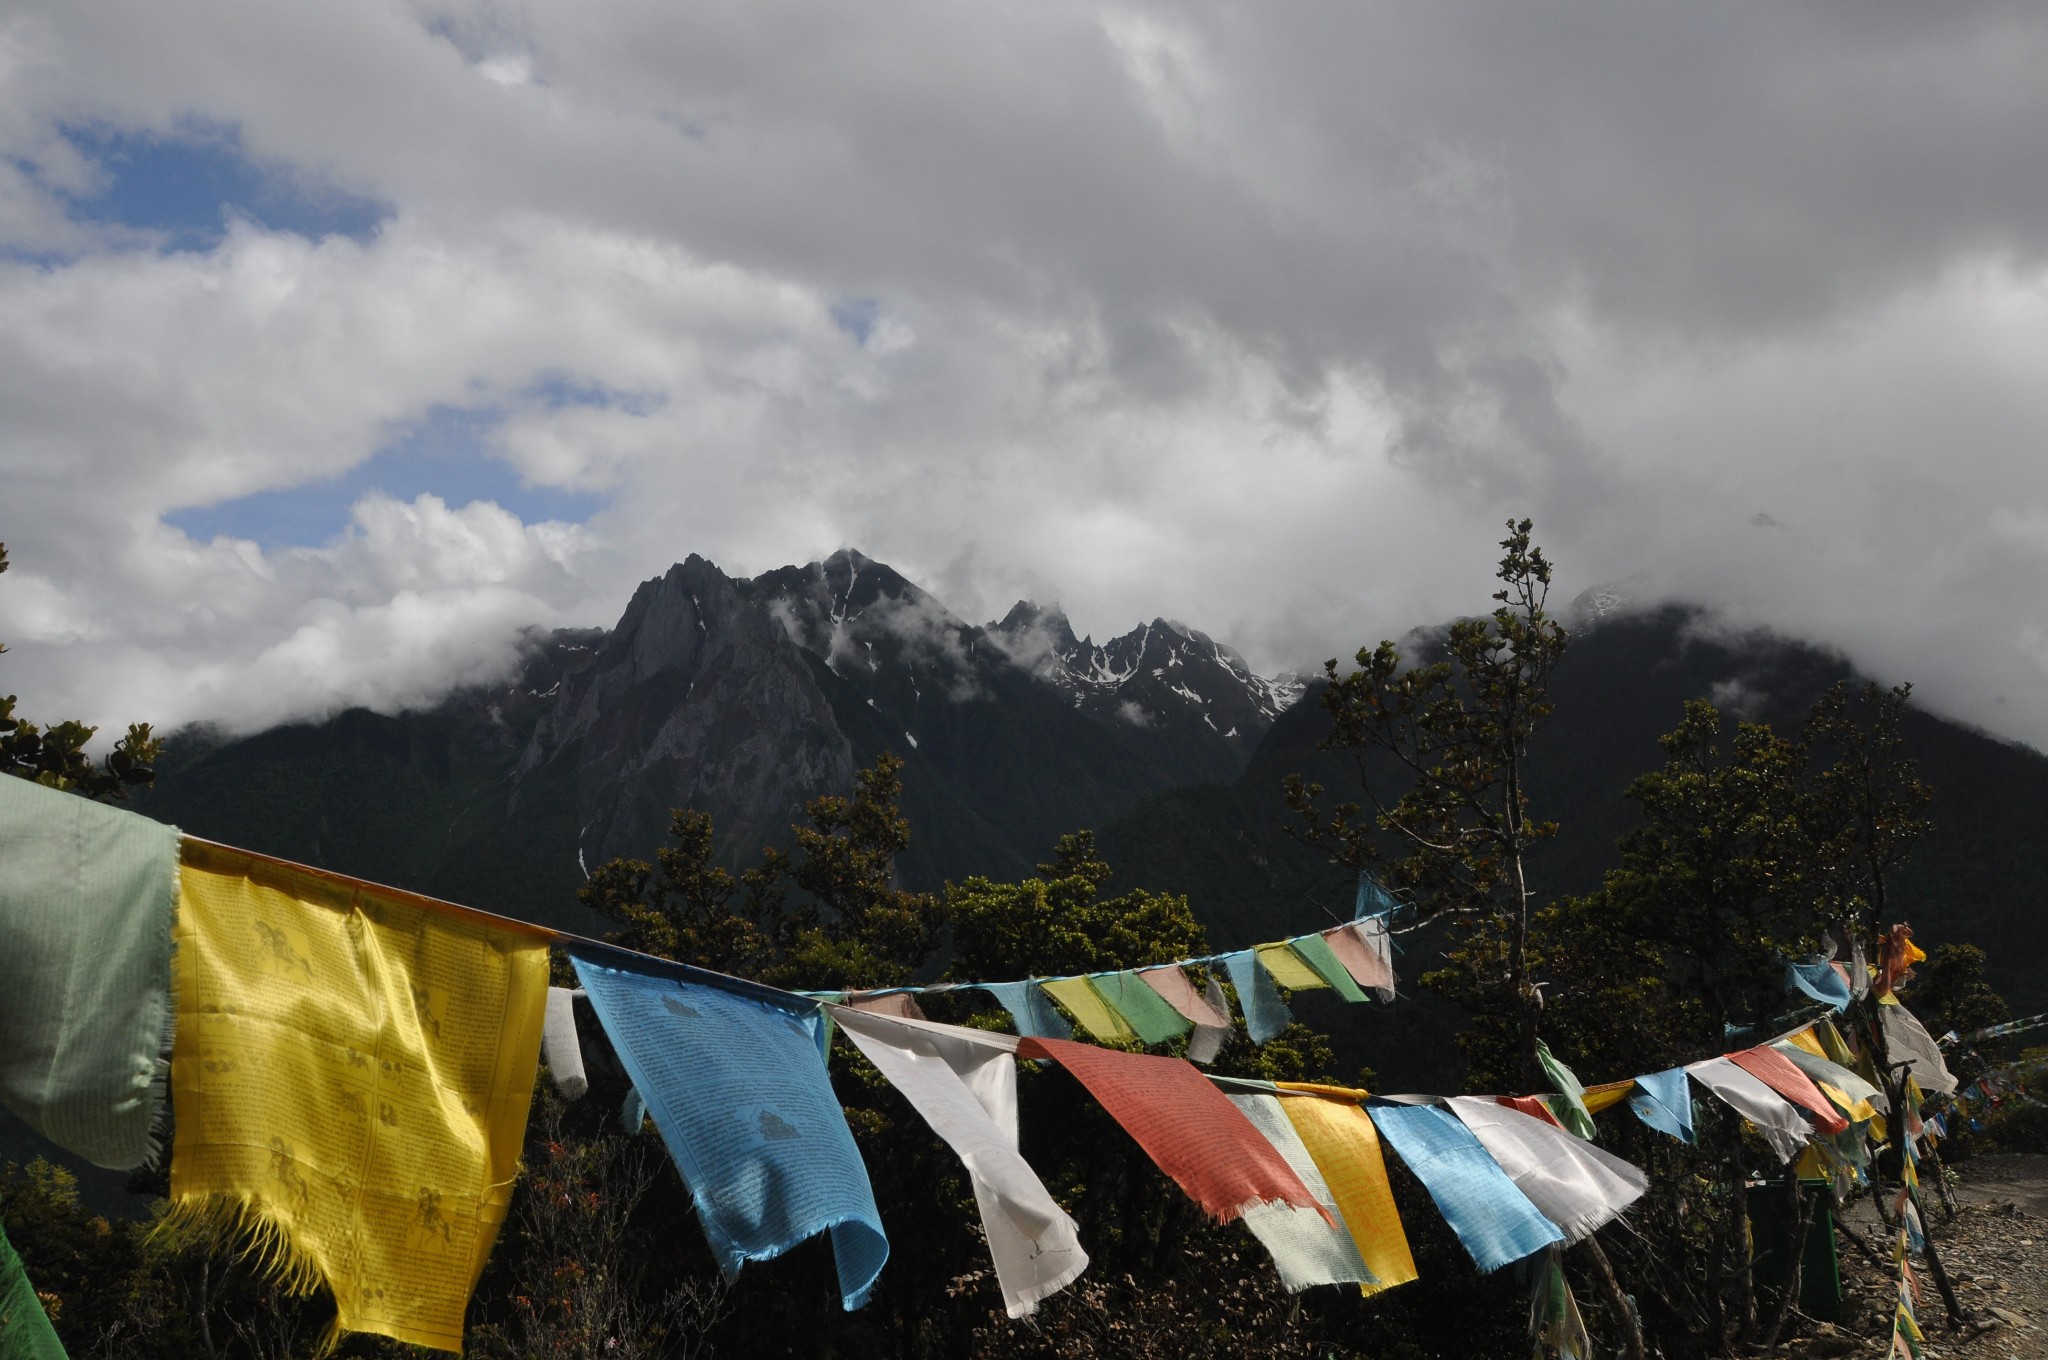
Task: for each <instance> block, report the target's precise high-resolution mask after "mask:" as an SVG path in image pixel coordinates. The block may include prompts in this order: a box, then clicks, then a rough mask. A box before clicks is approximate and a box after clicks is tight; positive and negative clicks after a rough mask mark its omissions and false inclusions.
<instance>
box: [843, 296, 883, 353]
mask: <svg viewBox="0 0 2048 1360" xmlns="http://www.w3.org/2000/svg"><path fill="white" fill-rule="evenodd" d="M881 316H882V304H881V303H880V302H879V301H877V300H876V299H874V298H871V297H857V298H841V299H840V300H839V301H837V302H835V303H833V304H832V322H833V324H834V325H836V326H838V327H839V329H840V330H842V331H845V332H846V333H847V334H848V335H850V336H852V337H853V342H854V343H855V344H857V345H865V344H866V343H867V342H868V337H869V336H870V335H873V334H874V333H875V322H877V321H879V320H880V319H881Z"/></svg>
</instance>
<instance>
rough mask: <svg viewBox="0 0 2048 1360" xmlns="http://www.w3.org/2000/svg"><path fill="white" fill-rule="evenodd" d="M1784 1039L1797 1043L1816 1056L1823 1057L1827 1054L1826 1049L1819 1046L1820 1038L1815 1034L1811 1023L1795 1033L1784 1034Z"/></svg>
mask: <svg viewBox="0 0 2048 1360" xmlns="http://www.w3.org/2000/svg"><path fill="white" fill-rule="evenodd" d="M1785 1039H1786V1042H1788V1043H1792V1044H1797V1045H1798V1046H1799V1047H1801V1048H1803V1049H1805V1050H1806V1051H1807V1052H1808V1053H1811V1054H1812V1055H1813V1056H1814V1057H1816V1058H1825V1057H1827V1056H1828V1053H1827V1050H1826V1049H1824V1048H1822V1047H1821V1046H1820V1039H1819V1038H1818V1037H1816V1036H1815V1034H1814V1032H1813V1026H1812V1025H1808V1026H1807V1027H1806V1028H1805V1029H1803V1030H1800V1031H1799V1032H1798V1033H1797V1034H1788V1035H1786V1036H1785Z"/></svg>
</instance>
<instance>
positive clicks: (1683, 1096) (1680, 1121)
mask: <svg viewBox="0 0 2048 1360" xmlns="http://www.w3.org/2000/svg"><path fill="white" fill-rule="evenodd" d="M1628 1107H1629V1108H1630V1109H1631V1110H1634V1111H1635V1114H1636V1118H1638V1119H1640V1120H1642V1121H1643V1122H1644V1123H1645V1124H1648V1125H1649V1126H1650V1127H1651V1128H1653V1129H1655V1130H1657V1131H1658V1132H1659V1133H1668V1134H1670V1135H1671V1136H1672V1137H1673V1138H1676V1139H1678V1140H1679V1141H1680V1142H1684V1143H1690V1142H1691V1141H1692V1087H1691V1084H1690V1083H1688V1082H1687V1080H1686V1076H1685V1069H1684V1068H1683V1067H1674V1068H1672V1069H1671V1070H1670V1071H1668V1072H1652V1073H1650V1074H1648V1075H1647V1076H1641V1077H1637V1078H1636V1089H1635V1090H1634V1091H1633V1092H1632V1093H1631V1094H1630V1095H1629V1098H1628Z"/></svg>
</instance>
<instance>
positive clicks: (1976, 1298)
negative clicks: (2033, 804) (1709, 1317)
mask: <svg viewBox="0 0 2048 1360" xmlns="http://www.w3.org/2000/svg"><path fill="white" fill-rule="evenodd" d="M1951 1186H1952V1189H1951V1194H1952V1198H1953V1199H1954V1202H1955V1210H1956V1212H1955V1216H1954V1217H1953V1218H1950V1217H1949V1216H1948V1214H1947V1211H1946V1209H1944V1208H1942V1207H1940V1205H1939V1203H1938V1201H1937V1200H1936V1199H1935V1197H1934V1196H1933V1194H1932V1190H1933V1187H1932V1185H1931V1184H1930V1185H1929V1186H1928V1187H1927V1190H1928V1199H1927V1210H1928V1214H1929V1216H1930V1217H1931V1218H1932V1219H1933V1220H1934V1223H1933V1227H1934V1231H1933V1238H1934V1246H1935V1250H1936V1251H1938V1252H1939V1253H1940V1255H1941V1259H1942V1263H1943V1264H1944V1265H1945V1266H1946V1267H1947V1269H1948V1275H1949V1279H1950V1281H1951V1282H1952V1283H1953V1284H1954V1286H1955V1291H1956V1299H1957V1302H1958V1303H1960V1304H1961V1305H1962V1307H1963V1309H1964V1310H1965V1312H1966V1314H1967V1319H1966V1321H1965V1322H1964V1324H1963V1325H1962V1327H1961V1328H1959V1329H1951V1328H1950V1327H1949V1325H1948V1310H1947V1308H1946V1307H1945V1306H1944V1304H1943V1302H1942V1298H1941V1294H1940V1291H1939V1290H1938V1289H1937V1288H1936V1287H1935V1280H1934V1272H1933V1271H1932V1270H1931V1269H1929V1268H1928V1266H1927V1264H1926V1262H1925V1261H1924V1260H1922V1259H1919V1258H1916V1259H1915V1261H1914V1269H1915V1271H1916V1272H1917V1273H1918V1274H1919V1277H1920V1284H1921V1303H1920V1305H1919V1307H1918V1309H1917V1313H1918V1316H1919V1319H1920V1326H1921V1329H1922V1330H1923V1331H1924V1332H1925V1333H1926V1336H1927V1346H1926V1351H1925V1353H1926V1355H1927V1356H1928V1357H1930V1360H1938V1358H1940V1357H1959V1358H1960V1357H1968V1358H1969V1360H2006V1358H2007V1357H2011V1360H2048V1156H2039V1155H2017V1154H2014V1155H1991V1156H1979V1157H1974V1158H1972V1159H1970V1160H1969V1161H1967V1162H1965V1163H1963V1164H1962V1165H1961V1166H1960V1167H1959V1168H1957V1170H1956V1172H1955V1173H1954V1176H1953V1179H1952V1182H1951ZM1843 1227H1844V1231H1843V1232H1842V1234H1841V1237H1842V1238H1843V1239H1845V1240H1842V1241H1841V1243H1840V1247H1839V1250H1840V1252H1841V1257H1842V1275H1843V1282H1844V1285H1845V1286H1846V1290H1847V1299H1846V1301H1845V1304H1844V1309H1843V1316H1842V1318H1841V1320H1840V1321H1839V1322H1837V1323H1832V1324H1829V1323H1822V1324H1818V1325H1817V1326H1815V1327H1813V1328H1810V1329H1808V1331H1807V1334H1806V1335H1804V1336H1802V1337H1801V1338H1800V1339H1799V1340H1798V1341H1796V1342H1793V1343H1791V1344H1788V1345H1786V1346H1785V1347H1783V1348H1782V1349H1781V1350H1780V1352H1779V1353H1780V1354H1783V1355H1787V1356H1797V1357H1807V1356H1811V1357H1816V1358H1818V1357H1834V1356H1859V1357H1860V1356H1870V1357H1882V1356H1884V1355H1885V1354H1886V1353H1887V1352H1886V1347H1887V1346H1888V1345H1889V1343H1890V1339H1891V1327H1892V1302H1893V1299H1894V1298H1895V1296H1896V1289H1897V1277H1896V1276H1895V1275H1894V1274H1893V1273H1892V1265H1891V1239H1890V1238H1889V1237H1887V1236H1886V1234H1885V1233H1884V1231H1883V1229H1882V1227H1881V1225H1880V1224H1879V1222H1878V1218H1877V1213H1876V1211H1875V1209H1874V1208H1873V1207H1872V1206H1871V1203H1870V1201H1869V1200H1868V1199H1867V1198H1865V1199H1862V1200H1859V1201H1858V1202H1857V1204H1856V1205H1855V1206H1854V1207H1853V1208H1852V1209H1851V1210H1850V1211H1849V1212H1848V1213H1847V1214H1846V1215H1845V1216H1844V1221H1843ZM1846 1239H1854V1240H1846ZM1859 1243H1860V1244H1861V1245H1860V1246H1859V1245H1858V1244H1859Z"/></svg>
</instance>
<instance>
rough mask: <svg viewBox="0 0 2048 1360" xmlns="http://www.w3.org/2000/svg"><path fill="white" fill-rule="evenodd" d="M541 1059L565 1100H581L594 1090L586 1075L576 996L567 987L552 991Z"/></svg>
mask: <svg viewBox="0 0 2048 1360" xmlns="http://www.w3.org/2000/svg"><path fill="white" fill-rule="evenodd" d="M540 1053H541V1059H542V1061H544V1062H545V1063H547V1065H548V1076H549V1078H550V1079H551V1080H553V1082H554V1083H555V1091H556V1093H557V1094H559V1095H560V1096H561V1097H562V1099H564V1100H581V1099H583V1097H584V1094H585V1093H586V1092H588V1091H589V1090H590V1078H589V1077H588V1076H587V1075H585V1073H584V1071H583V1044H582V1043H581V1041H580V1040H579V1039H578V1037H577V1034H576V994H575V993H574V992H572V991H570V990H569V989H568V988H567V987H550V988H548V1011H547V1019H546V1021H545V1022H544V1023H543V1024H542V1026H541V1031H540Z"/></svg>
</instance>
